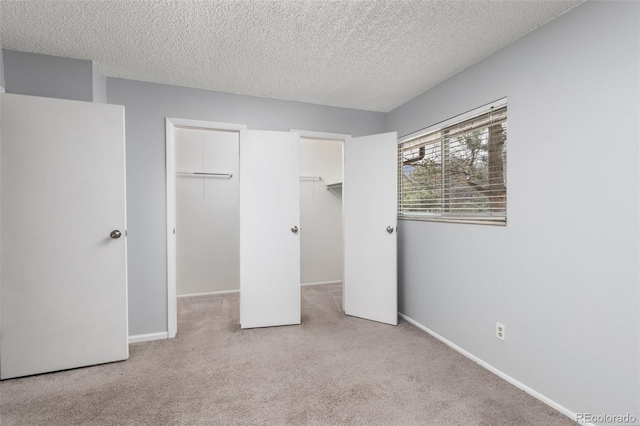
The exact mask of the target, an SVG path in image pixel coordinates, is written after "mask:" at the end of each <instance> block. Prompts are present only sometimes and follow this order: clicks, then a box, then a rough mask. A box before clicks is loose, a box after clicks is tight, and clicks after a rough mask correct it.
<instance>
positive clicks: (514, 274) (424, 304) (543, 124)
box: [387, 2, 640, 422]
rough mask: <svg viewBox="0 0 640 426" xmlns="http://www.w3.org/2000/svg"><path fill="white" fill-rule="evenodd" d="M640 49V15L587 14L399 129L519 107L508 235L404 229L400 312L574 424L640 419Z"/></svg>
mask: <svg viewBox="0 0 640 426" xmlns="http://www.w3.org/2000/svg"><path fill="white" fill-rule="evenodd" d="M639 38H640V4H639V3H637V2H586V3H584V4H582V5H580V6H578V7H576V8H575V9H573V10H571V11H570V12H568V13H566V14H565V15H563V16H561V17H559V18H558V19H556V20H554V21H552V22H550V23H548V24H547V25H545V26H543V27H541V28H539V29H538V30H536V31H534V32H532V33H530V34H528V35H527V36H525V37H523V38H521V39H519V40H518V41H516V42H515V43H513V44H511V45H510V46H508V47H506V48H504V49H503V50H501V51H499V52H497V53H495V54H494V55H492V56H490V57H488V58H487V59H485V60H483V61H482V62H480V63H478V64H476V65H475V66H473V67H471V68H469V69H467V70H465V71H463V72H461V73H459V74H457V75H456V76H454V77H453V78H451V79H449V80H447V81H445V82H443V83H442V84H440V85H439V86H437V87H435V88H433V89H431V90H429V91H428V92H426V93H424V94H423V95H421V96H419V97H417V98H415V99H413V100H412V101H410V102H408V103H406V104H404V105H402V106H401V107H399V108H397V109H395V110H394V111H392V112H390V113H389V114H388V116H387V131H394V130H395V131H398V132H399V134H400V135H406V134H409V133H412V132H414V131H417V130H418V129H421V128H424V127H427V126H430V125H432V124H435V123H437V122H439V121H442V120H445V119H447V118H450V117H452V116H455V115H457V114H460V113H462V112H465V111H468V110H470V109H473V108H475V107H479V106H481V105H483V104H486V103H489V102H491V101H494V100H496V99H499V98H502V97H505V96H506V97H508V123H509V124H508V126H509V127H508V171H507V176H508V212H507V214H508V224H507V226H506V227H499V226H482V225H465V224H451V223H434V222H417V221H399V227H398V228H399V305H400V306H399V310H400V311H401V312H402V313H404V314H406V315H407V316H409V317H411V318H412V319H414V320H415V321H417V322H418V323H420V324H422V325H423V326H425V327H426V328H428V329H430V330H432V331H433V332H435V333H437V334H438V335H440V336H442V337H444V338H445V339H447V340H449V341H450V342H452V343H454V344H455V345H458V346H459V347H461V348H462V349H464V350H466V351H468V352H469V353H471V354H472V355H474V356H476V357H478V358H480V359H481V360H483V361H485V362H486V363H488V364H490V365H492V366H494V367H495V368H497V369H499V370H501V371H502V372H504V373H506V374H507V375H509V376H511V377H512V378H514V379H515V380H517V381H519V382H521V383H523V384H525V385H526V386H528V387H529V388H531V389H533V390H534V391H537V392H539V393H540V394H542V395H544V396H546V397H547V398H550V399H551V400H552V401H555V402H556V403H558V404H560V405H561V406H564V407H565V408H566V409H568V410H570V411H573V412H575V413H583V412H588V413H593V414H604V413H606V414H611V415H613V414H625V413H631V414H633V415H635V416H636V418H637V419H640V412H639V409H640V403H639V401H640V304H639V302H640V270H639V266H638V265H639V260H640V250H639V243H640V239H639V235H640V232H639V231H640V229H639V218H640V210H639V206H638V205H639V198H640V197H639V195H640V188H639V172H638V171H639V169H640V164H639V148H638V147H639V142H640V131H639V125H638V118H639V117H640V96H639V94H640V84H639V82H640V52H639V49H638V44H639ZM496 322H500V323H502V324H504V325H505V326H506V341H500V340H498V339H496V337H495V327H496ZM426 361H428V360H426ZM529 420H531V421H533V422H535V419H529Z"/></svg>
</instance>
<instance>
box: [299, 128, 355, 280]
mask: <svg viewBox="0 0 640 426" xmlns="http://www.w3.org/2000/svg"><path fill="white" fill-rule="evenodd" d="M342 148H343V142H342V141H341V140H328V139H311V138H304V137H303V138H301V139H300V225H301V233H300V257H301V266H300V275H301V276H300V280H301V283H302V284H303V285H304V284H319V283H328V282H341V281H342V279H343V272H344V271H343V270H344V255H343V252H344V251H343V240H342V189H341V187H337V188H334V189H327V185H331V184H335V183H341V182H342Z"/></svg>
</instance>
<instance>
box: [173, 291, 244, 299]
mask: <svg viewBox="0 0 640 426" xmlns="http://www.w3.org/2000/svg"><path fill="white" fill-rule="evenodd" d="M230 293H240V290H224V291H212V292H210V293H191V294H179V295H177V296H176V297H177V298H178V299H181V298H183V297H198V296H215V295H217V294H230Z"/></svg>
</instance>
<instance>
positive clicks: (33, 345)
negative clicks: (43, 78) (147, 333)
mask: <svg viewBox="0 0 640 426" xmlns="http://www.w3.org/2000/svg"><path fill="white" fill-rule="evenodd" d="M0 100H1V108H2V112H1V118H2V123H1V128H2V138H1V146H0V150H1V154H0V156H1V161H2V165H1V180H2V192H1V194H0V196H1V203H2V205H1V216H0V222H1V224H0V227H1V235H2V240H1V243H0V245H1V252H2V253H1V256H2V257H1V260H2V275H1V286H0V288H1V302H2V308H1V323H0V326H1V327H2V330H1V336H2V340H1V341H0V377H1V378H2V379H7V378H11V377H19V376H26V375H31V374H38V373H45V372H50V371H57V370H64V369H69V368H75V367H82V366H87V365H93V364H101V363H105V362H111V361H118V360H123V359H126V358H128V356H129V350H128V341H127V340H128V332H127V271H126V218H125V148H124V108H123V107H121V106H116V105H106V104H92V103H87V102H77V101H68V100H60V99H50V98H38V97H32V96H21V95H7V94H3V95H1V97H0Z"/></svg>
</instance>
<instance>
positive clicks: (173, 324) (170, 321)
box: [165, 117, 247, 339]
mask: <svg viewBox="0 0 640 426" xmlns="http://www.w3.org/2000/svg"><path fill="white" fill-rule="evenodd" d="M176 128H178V129H200V130H218V131H223V132H225V131H226V132H234V133H235V132H237V133H238V138H239V135H240V130H246V128H247V126H246V125H244V124H235V123H220V122H215V121H201V120H190V119H186V118H173V117H167V118H166V119H165V129H166V133H165V141H166V157H165V158H166V168H165V172H166V189H167V338H169V339H171V338H173V337H176V333H177V332H178V303H177V291H176V238H175V230H176V180H175V175H176V133H175V132H176ZM238 140H239V139H238Z"/></svg>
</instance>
